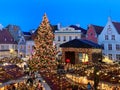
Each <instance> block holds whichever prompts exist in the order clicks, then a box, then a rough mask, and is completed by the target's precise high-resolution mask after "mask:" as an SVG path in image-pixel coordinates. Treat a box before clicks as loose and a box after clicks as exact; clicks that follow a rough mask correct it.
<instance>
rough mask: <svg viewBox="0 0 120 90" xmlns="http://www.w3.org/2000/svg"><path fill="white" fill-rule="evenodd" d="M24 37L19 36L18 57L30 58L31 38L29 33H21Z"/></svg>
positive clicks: (32, 42)
mask: <svg viewBox="0 0 120 90" xmlns="http://www.w3.org/2000/svg"><path fill="white" fill-rule="evenodd" d="M23 34H24V36H21V38H20V40H19V42H18V56H19V57H27V56H28V57H30V56H31V55H32V52H33V46H34V41H33V40H32V38H31V34H30V33H29V32H23Z"/></svg>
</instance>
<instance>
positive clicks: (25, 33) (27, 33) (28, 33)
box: [23, 32, 31, 35]
mask: <svg viewBox="0 0 120 90" xmlns="http://www.w3.org/2000/svg"><path fill="white" fill-rule="evenodd" d="M23 34H24V35H31V33H30V32H23Z"/></svg>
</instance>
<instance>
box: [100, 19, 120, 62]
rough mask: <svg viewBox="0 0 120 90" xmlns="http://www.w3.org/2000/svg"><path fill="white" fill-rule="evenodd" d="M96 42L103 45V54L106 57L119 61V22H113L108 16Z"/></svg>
mask: <svg viewBox="0 0 120 90" xmlns="http://www.w3.org/2000/svg"><path fill="white" fill-rule="evenodd" d="M98 43H99V44H100V45H102V46H103V47H104V49H103V55H104V56H105V57H106V58H107V57H108V58H109V59H110V60H113V61H120V22H113V21H112V20H111V18H110V17H109V18H108V21H107V24H106V25H105V27H104V29H103V30H102V32H101V34H100V35H99V37H98Z"/></svg>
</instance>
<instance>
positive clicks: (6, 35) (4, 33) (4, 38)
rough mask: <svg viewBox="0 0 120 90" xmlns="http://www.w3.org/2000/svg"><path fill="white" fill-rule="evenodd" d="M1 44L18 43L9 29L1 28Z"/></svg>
mask: <svg viewBox="0 0 120 90" xmlns="http://www.w3.org/2000/svg"><path fill="white" fill-rule="evenodd" d="M0 44H17V43H16V42H15V41H14V38H13V37H12V35H11V34H10V32H9V31H8V30H7V29H2V30H0Z"/></svg>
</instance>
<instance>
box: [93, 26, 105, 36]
mask: <svg viewBox="0 0 120 90" xmlns="http://www.w3.org/2000/svg"><path fill="white" fill-rule="evenodd" d="M92 26H93V27H94V29H95V32H96V34H97V35H99V34H100V33H101V32H102V30H103V28H104V27H102V26H97V25H92Z"/></svg>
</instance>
